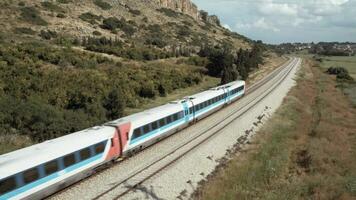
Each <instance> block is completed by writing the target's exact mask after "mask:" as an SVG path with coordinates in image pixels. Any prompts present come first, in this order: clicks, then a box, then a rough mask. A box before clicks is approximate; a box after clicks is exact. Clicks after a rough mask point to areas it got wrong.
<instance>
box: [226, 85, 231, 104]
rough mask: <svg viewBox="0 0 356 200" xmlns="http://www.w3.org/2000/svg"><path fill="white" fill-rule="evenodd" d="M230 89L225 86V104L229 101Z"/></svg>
mask: <svg viewBox="0 0 356 200" xmlns="http://www.w3.org/2000/svg"><path fill="white" fill-rule="evenodd" d="M230 92H231V91H230V89H229V88H226V90H225V96H226V97H225V98H226V103H227V104H230V103H231V95H230Z"/></svg>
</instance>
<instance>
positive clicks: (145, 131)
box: [143, 124, 150, 134]
mask: <svg viewBox="0 0 356 200" xmlns="http://www.w3.org/2000/svg"><path fill="white" fill-rule="evenodd" d="M149 132H150V125H149V124H147V125H145V126H144V127H143V134H146V133H149Z"/></svg>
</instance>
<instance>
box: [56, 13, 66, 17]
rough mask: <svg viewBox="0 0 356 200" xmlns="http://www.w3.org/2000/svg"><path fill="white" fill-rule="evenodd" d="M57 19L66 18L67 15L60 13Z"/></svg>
mask: <svg viewBox="0 0 356 200" xmlns="http://www.w3.org/2000/svg"><path fill="white" fill-rule="evenodd" d="M57 17H58V18H66V16H65V14H63V13H58V14H57Z"/></svg>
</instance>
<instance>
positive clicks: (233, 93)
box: [226, 81, 246, 101]
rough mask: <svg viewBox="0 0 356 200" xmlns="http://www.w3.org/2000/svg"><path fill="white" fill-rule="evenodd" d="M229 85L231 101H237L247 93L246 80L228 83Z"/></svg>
mask: <svg viewBox="0 0 356 200" xmlns="http://www.w3.org/2000/svg"><path fill="white" fill-rule="evenodd" d="M226 86H229V87H228V98H229V100H230V101H236V100H237V99H239V98H241V97H242V96H244V95H245V91H246V83H245V81H235V82H232V83H229V84H227V85H226Z"/></svg>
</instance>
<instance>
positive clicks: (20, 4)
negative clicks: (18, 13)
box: [18, 1, 26, 7]
mask: <svg viewBox="0 0 356 200" xmlns="http://www.w3.org/2000/svg"><path fill="white" fill-rule="evenodd" d="M18 5H19V6H21V7H22V6H25V5H26V4H25V2H23V1H21V2H19V4H18Z"/></svg>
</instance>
